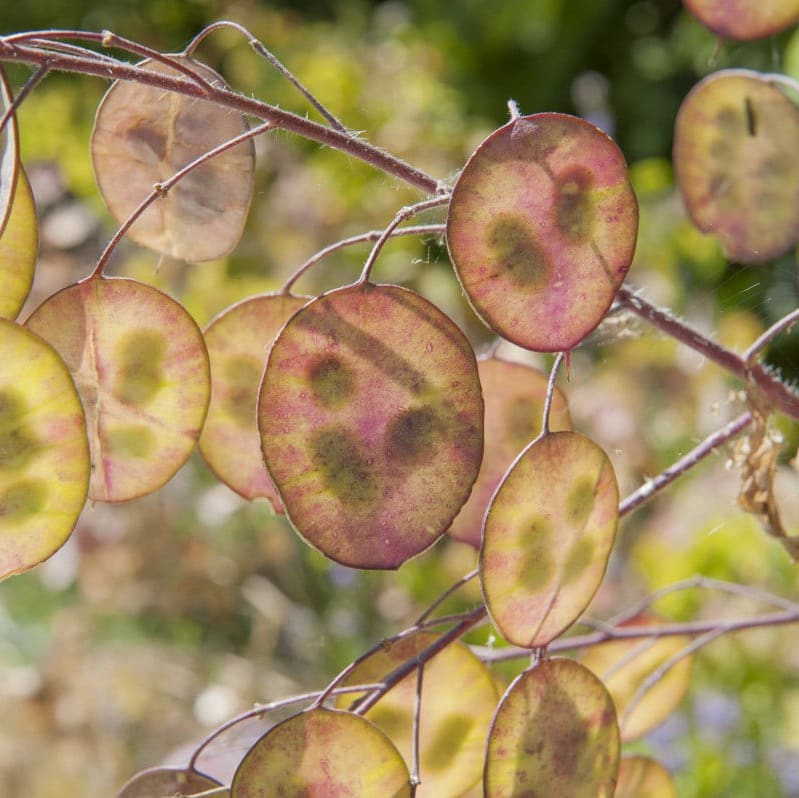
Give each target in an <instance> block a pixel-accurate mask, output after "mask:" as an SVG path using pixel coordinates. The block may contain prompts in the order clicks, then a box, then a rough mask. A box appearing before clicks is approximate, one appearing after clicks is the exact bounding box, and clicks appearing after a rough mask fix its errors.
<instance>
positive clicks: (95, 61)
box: [0, 32, 444, 194]
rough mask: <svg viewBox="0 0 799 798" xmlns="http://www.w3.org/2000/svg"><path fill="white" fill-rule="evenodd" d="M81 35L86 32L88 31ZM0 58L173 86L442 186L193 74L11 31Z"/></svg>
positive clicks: (365, 146) (419, 182) (369, 148)
mask: <svg viewBox="0 0 799 798" xmlns="http://www.w3.org/2000/svg"><path fill="white" fill-rule="evenodd" d="M57 33H58V32H53V33H52V34H51V35H53V36H55V35H57ZM83 35H84V36H86V37H87V38H88V37H89V35H91V34H83ZM93 35H95V36H100V38H101V39H102V34H93ZM0 61H14V62H19V63H25V64H33V65H36V66H40V65H42V64H45V63H46V64H47V65H48V67H49V68H50V69H51V70H53V71H57V72H73V73H78V74H82V75H95V76H97V77H100V78H103V79H104V80H130V81H134V82H136V83H142V84H145V85H148V86H154V87H156V88H158V89H161V90H163V91H174V92H177V93H178V94H185V95H187V96H189V97H196V98H198V99H207V100H209V101H210V102H213V103H215V104H217V105H219V106H222V107H224V108H230V109H231V110H235V111H239V112H240V113H242V114H248V115H250V116H254V117H256V118H258V119H263V120H264V121H268V122H271V123H272V125H273V126H274V127H276V128H280V129H282V130H286V131H288V132H290V133H295V134H297V135H299V136H303V137H304V138H307V139H310V140H311V141H316V142H318V143H319V144H322V145H324V146H326V147H331V148H332V149H335V150H339V151H341V152H344V153H347V154H348V155H351V156H352V157H353V158H357V159H359V160H361V161H364V162H365V163H368V164H370V165H371V166H374V167H375V168H377V169H380V170H381V171H383V172H385V173H386V174H389V175H392V176H394V177H397V178H399V179H400V180H404V181H405V182H406V183H408V184H409V185H412V186H414V187H415V188H418V189H420V190H421V191H423V192H425V193H427V194H435V193H436V192H439V191H443V190H444V184H443V183H441V182H439V181H438V180H436V179H435V178H434V177H431V176H430V175H428V174H427V173H425V172H423V171H422V170H420V169H417V168H416V167H414V166H411V165H410V164H408V163H406V162H405V161H403V160H401V159H399V158H397V157H395V156H394V155H391V154H390V153H388V152H385V151H384V150H381V149H379V148H378V147H375V146H374V145H373V144H369V143H368V142H366V141H364V140H363V139H361V138H358V137H357V136H356V135H352V134H350V133H349V132H347V131H341V130H336V129H334V128H331V127H329V126H327V125H322V124H319V123H318V122H312V121H311V120H309V119H305V118H304V117H302V116H300V115H299V114H295V113H291V112H290V111H284V110H282V109H280V108H276V107H275V106H273V105H269V104H268V103H265V102H261V101H260V100H256V99H254V98H252V97H247V96H246V95H244V94H239V93H238V92H236V91H233V90H232V89H228V88H226V87H224V86H210V87H206V86H201V85H198V82H197V80H196V76H194V79H193V80H186V79H184V78H182V77H177V76H174V75H164V74H159V73H157V72H154V71H152V70H148V69H143V68H142V67H139V66H135V65H132V64H127V63H125V62H123V61H109V60H108V59H107V58H106V57H100V58H98V57H97V54H95V53H93V52H92V51H91V50H86V52H85V54H84V55H73V54H71V53H59V52H53V51H51V50H46V49H44V48H43V47H41V46H37V45H36V44H30V43H26V42H25V41H24V40H21V39H20V37H17V38H16V40H15V39H14V37H8V36H0Z"/></svg>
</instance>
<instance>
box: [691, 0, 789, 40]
mask: <svg viewBox="0 0 799 798" xmlns="http://www.w3.org/2000/svg"><path fill="white" fill-rule="evenodd" d="M683 3H684V5H685V7H686V8H687V9H688V10H689V11H690V12H691V13H692V14H693V15H694V16H695V17H696V18H697V19H698V20H699V21H700V22H701V23H702V24H703V25H705V27H707V28H709V29H710V30H712V31H713V32H714V33H717V34H718V35H719V36H722V37H724V38H725V39H736V40H738V41H750V40H752V39H762V38H764V37H766V36H773V35H774V34H775V33H779V32H780V31H782V30H785V29H786V28H790V27H791V26H792V25H795V24H796V22H797V21H799V0H760V2H753V0H683Z"/></svg>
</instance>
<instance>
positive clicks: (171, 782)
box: [117, 768, 229, 798]
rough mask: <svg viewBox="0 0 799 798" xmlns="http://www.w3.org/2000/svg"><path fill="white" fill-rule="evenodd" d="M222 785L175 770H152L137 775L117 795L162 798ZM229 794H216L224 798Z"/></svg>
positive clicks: (204, 777) (120, 797)
mask: <svg viewBox="0 0 799 798" xmlns="http://www.w3.org/2000/svg"><path fill="white" fill-rule="evenodd" d="M221 786H222V785H221V784H220V783H219V782H218V781H215V780H214V779H212V778H209V777H208V776H203V775H201V774H200V773H194V772H191V771H186V770H179V769H175V768H152V769H151V770H143V771H142V772H141V773H137V774H136V775H135V776H134V777H133V778H132V779H131V780H130V781H128V782H127V783H126V784H125V785H124V786H123V787H122V788H121V789H120V791H119V792H118V793H117V798H161V796H172V795H192V794H193V793H198V792H205V791H206V790H211V789H213V788H214V787H221ZM227 795H229V793H227V792H224V793H221V792H220V793H215V796H218V798H223V796H227Z"/></svg>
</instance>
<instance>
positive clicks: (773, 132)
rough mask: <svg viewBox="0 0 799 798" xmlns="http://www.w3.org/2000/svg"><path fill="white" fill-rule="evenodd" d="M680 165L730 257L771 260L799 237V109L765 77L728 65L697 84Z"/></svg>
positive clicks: (705, 223) (677, 137) (680, 139)
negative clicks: (731, 67)
mask: <svg viewBox="0 0 799 798" xmlns="http://www.w3.org/2000/svg"><path fill="white" fill-rule="evenodd" d="M674 169H675V176H676V180H677V185H678V186H679V189H680V191H681V193H682V195H683V198H684V200H685V206H686V209H687V210H688V214H689V215H690V217H691V220H692V221H693V223H694V224H695V225H696V226H697V227H698V228H699V229H700V230H701V231H703V232H705V233H712V234H713V235H714V236H716V237H717V238H718V239H719V241H720V242H721V245H722V247H723V249H724V251H725V253H726V255H727V257H728V258H730V259H732V260H736V261H740V262H742V263H763V262H766V261H769V260H772V259H774V258H776V257H778V256H779V255H782V254H783V253H784V252H786V251H787V250H789V249H790V248H791V247H792V246H794V245H795V244H796V243H797V241H799V108H798V107H797V106H796V105H795V104H794V103H793V101H792V100H790V99H789V98H788V97H787V96H786V95H785V94H784V93H783V92H782V91H781V90H780V89H779V88H777V87H776V86H775V85H772V84H771V83H770V82H769V81H768V79H767V78H766V77H765V76H762V75H759V74H758V73H756V72H750V71H748V70H741V69H735V70H724V71H721V72H715V73H713V74H712V75H709V76H708V77H706V78H705V79H704V80H703V81H701V82H700V83H698V84H697V85H696V86H694V88H693V89H692V90H691V91H690V92H689V94H688V95H687V96H686V97H685V99H684V100H683V102H682V105H681V106H680V110H679V112H678V114H677V119H676V123H675V128H674Z"/></svg>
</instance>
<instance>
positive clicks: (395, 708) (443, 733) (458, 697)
mask: <svg viewBox="0 0 799 798" xmlns="http://www.w3.org/2000/svg"><path fill="white" fill-rule="evenodd" d="M437 639H438V635H436V634H433V633H431V632H421V633H419V634H415V635H412V636H410V637H406V638H403V639H402V640H398V641H396V642H394V643H392V644H391V645H389V646H386V647H384V648H382V649H381V650H380V651H377V652H375V653H374V654H373V655H372V656H371V657H368V658H367V659H365V660H364V661H363V662H361V663H360V664H359V665H358V666H357V667H356V668H355V670H354V671H352V673H350V674H349V676H348V677H347V679H346V681H345V682H344V685H356V684H375V683H377V682H380V681H382V680H383V679H384V678H385V677H386V676H388V674H389V673H391V672H392V671H393V670H394V669H395V668H397V667H399V666H400V665H402V664H403V663H404V662H407V661H408V660H411V659H414V658H415V657H416V656H417V655H418V654H419V653H420V652H421V651H423V650H424V649H425V648H427V647H428V646H430V645H431V644H432V643H434V642H435V641H436V640H437ZM344 685H342V686H344ZM415 696H416V671H415V670H414V671H413V672H412V673H410V674H409V675H408V676H406V677H405V679H403V680H402V681H401V682H400V683H399V684H398V685H397V686H396V687H394V688H392V690H391V691H390V692H388V693H387V694H386V695H385V696H383V697H382V698H381V699H380V701H378V702H377V703H376V704H375V705H374V707H372V708H371V709H370V710H369V711H368V712H367V713H366V715H365V717H366V718H367V719H368V720H371V721H372V722H373V723H374V724H375V725H376V726H377V727H378V728H380V729H382V730H383V731H384V732H385V733H386V734H387V735H388V737H389V738H390V739H391V741H392V742H393V743H394V745H396V746H397V748H398V749H399V751H400V753H401V754H402V755H403V756H404V758H405V761H406V762H412V761H413V718H414V704H415ZM355 698H356V696H354V695H341V696H339V697H338V699H337V700H338V706H339V707H341V708H344V707H347V706H349V705H350V703H351V702H352V701H353V700H354V699H355ZM498 698H499V696H498V693H497V690H496V687H495V685H494V681H493V678H492V674H491V671H489V670H488V668H487V667H486V665H485V664H484V663H482V662H481V661H480V660H479V659H477V657H475V655H474V654H472V652H471V651H470V650H469V648H468V646H466V645H464V644H463V643H454V644H452V645H449V646H447V647H446V648H445V649H444V650H443V651H441V652H439V653H438V654H436V655H435V657H433V658H432V659H431V660H430V661H429V662H427V663H426V664H425V666H424V675H423V678H422V702H421V707H422V709H421V715H420V719H419V735H420V737H419V770H420V775H421V779H422V783H421V785H420V786H419V787H417V790H416V798H438V796H442V795H462V794H463V792H464V791H465V790H466V789H468V788H469V787H470V786H471V785H473V784H475V783H476V782H478V781H479V780H480V776H481V774H482V771H483V759H484V757H485V740H486V735H487V734H488V728H489V725H490V723H491V719H492V717H493V715H494V711H495V710H496V707H497V701H498Z"/></svg>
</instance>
